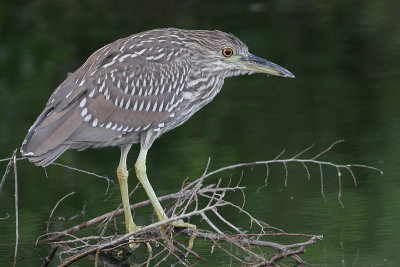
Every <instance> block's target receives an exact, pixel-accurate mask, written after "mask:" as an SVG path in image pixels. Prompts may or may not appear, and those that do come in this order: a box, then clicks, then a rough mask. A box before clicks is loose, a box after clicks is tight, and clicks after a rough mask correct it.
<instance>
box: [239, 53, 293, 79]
mask: <svg viewBox="0 0 400 267" xmlns="http://www.w3.org/2000/svg"><path fill="white" fill-rule="evenodd" d="M236 61H237V62H238V63H240V64H241V65H242V66H243V69H245V70H249V71H253V72H257V73H265V74H269V75H275V76H281V77H288V78H294V75H293V74H292V73H291V72H290V71H288V70H287V69H285V68H283V67H281V66H279V65H277V64H275V63H272V62H270V61H268V60H265V59H263V58H260V57H257V56H255V55H252V54H250V53H249V54H248V55H246V56H239V55H238V56H237V58H236Z"/></svg>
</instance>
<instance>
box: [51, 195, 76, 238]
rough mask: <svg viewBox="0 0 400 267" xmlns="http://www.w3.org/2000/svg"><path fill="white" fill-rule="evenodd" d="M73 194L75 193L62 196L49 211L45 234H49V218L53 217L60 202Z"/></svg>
mask: <svg viewBox="0 0 400 267" xmlns="http://www.w3.org/2000/svg"><path fill="white" fill-rule="evenodd" d="M73 194H75V192H71V193H68V194H66V195H65V196H63V197H62V198H61V199H60V200H59V201H57V203H56V205H55V206H54V208H53V209H52V210H51V213H50V216H49V220H48V221H47V226H46V233H48V232H49V225H50V220H51V217H52V216H53V213H54V211H55V210H56V208H57V206H58V204H60V202H61V201H63V200H64V199H66V198H67V197H69V196H72V195H73Z"/></svg>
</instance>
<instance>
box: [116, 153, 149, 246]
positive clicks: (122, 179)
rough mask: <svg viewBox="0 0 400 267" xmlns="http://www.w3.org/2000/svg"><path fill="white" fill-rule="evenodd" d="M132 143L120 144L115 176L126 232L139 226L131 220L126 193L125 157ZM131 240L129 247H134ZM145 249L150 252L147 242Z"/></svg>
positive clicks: (131, 239) (127, 194) (127, 173)
mask: <svg viewBox="0 0 400 267" xmlns="http://www.w3.org/2000/svg"><path fill="white" fill-rule="evenodd" d="M131 146H132V145H125V146H121V159H120V162H119V165H118V168H117V176H118V182H119V188H120V190H121V198H122V206H123V208H124V215H125V227H126V232H127V233H129V232H133V231H136V230H137V229H139V228H140V226H137V225H136V224H135V223H134V222H133V218H132V213H131V208H130V204H129V193H128V175H129V172H128V170H127V168H126V158H127V156H128V152H129V149H130V148H131ZM129 240H130V241H131V243H130V245H129V246H130V247H131V248H134V247H135V243H134V242H133V240H134V238H133V236H132V237H131V238H130V239H129ZM146 247H147V251H148V252H149V254H151V247H150V244H149V243H146Z"/></svg>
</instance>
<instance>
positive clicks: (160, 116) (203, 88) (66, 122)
mask: <svg viewBox="0 0 400 267" xmlns="http://www.w3.org/2000/svg"><path fill="white" fill-rule="evenodd" d="M252 73H266V74H270V75H277V76H282V77H290V78H294V76H293V74H292V73H290V72H289V71H287V70H286V69H284V68H282V67H280V66H278V65H276V64H274V63H271V62H269V61H267V60H264V59H262V58H259V57H256V56H254V55H252V54H250V53H249V51H248V48H247V46H246V45H245V44H244V43H243V42H242V41H240V40H239V39H238V38H236V37H235V36H233V35H232V34H227V33H224V32H221V31H205V30H180V29H156V30H150V31H146V32H142V33H138V34H134V35H132V36H129V37H127V38H123V39H119V40H117V41H115V42H113V43H111V44H108V45H106V46H104V47H102V48H100V49H99V50H97V51H96V52H94V53H93V54H92V55H91V56H90V57H89V58H88V60H87V61H86V62H85V64H83V65H82V66H81V67H80V68H79V69H78V70H76V71H75V72H74V73H73V74H71V75H70V76H68V77H67V79H66V80H65V81H64V82H63V83H62V84H61V85H60V86H58V87H57V89H56V90H55V91H54V93H53V94H52V95H51V97H50V99H49V101H48V102H47V104H46V107H45V109H44V111H43V112H42V113H41V114H40V115H39V117H38V118H37V119H36V121H35V123H34V124H33V125H32V127H31V128H30V129H29V131H28V135H27V136H26V138H25V140H24V141H23V144H22V148H21V152H22V154H23V155H24V156H26V157H28V158H29V160H30V161H32V162H34V163H35V164H36V165H39V166H47V165H49V164H51V163H52V162H53V161H54V160H56V159H57V158H58V157H59V156H60V155H61V154H62V153H63V152H64V151H65V150H67V149H69V148H73V149H78V150H83V149H86V148H89V147H95V148H97V147H105V146H119V147H120V148H121V159H120V163H119V166H118V169H117V175H118V181H119V184H120V189H121V196H122V203H123V208H124V213H125V223H126V229H127V231H128V232H131V231H134V230H135V229H137V226H136V225H135V223H134V222H133V219H132V215H131V211H130V207H129V198H128V183H127V180H128V171H127V167H126V158H127V155H128V152H129V150H130V148H131V146H132V144H136V143H140V152H139V156H138V158H137V161H136V164H135V170H136V175H137V177H138V179H139V181H140V183H141V184H142V185H143V188H144V189H145V191H146V193H147V195H148V197H149V199H150V201H151V203H152V205H153V208H154V210H155V213H156V215H157V218H158V220H159V221H163V220H166V219H168V218H167V216H166V214H165V212H164V210H163V209H162V207H161V205H160V203H159V201H158V199H157V197H156V194H155V193H154V191H153V189H152V187H151V185H150V183H149V181H148V178H147V174H146V155H147V151H148V150H149V148H150V146H151V145H152V144H153V142H154V140H155V139H156V138H158V137H160V136H161V135H162V134H163V133H165V132H167V131H169V130H171V129H173V128H175V127H177V126H179V125H181V124H182V123H184V122H185V121H186V120H188V119H189V118H190V117H191V116H192V115H193V114H194V113H195V112H197V111H198V110H199V109H201V108H202V107H203V106H204V105H206V104H207V103H209V102H210V101H211V100H212V99H213V98H214V97H215V96H216V95H217V94H218V92H219V91H220V90H221V87H222V85H223V83H224V79H225V78H227V77H230V76H238V75H244V74H252ZM173 225H175V226H178V227H195V226H194V225H191V224H187V223H184V222H182V221H176V222H174V223H173Z"/></svg>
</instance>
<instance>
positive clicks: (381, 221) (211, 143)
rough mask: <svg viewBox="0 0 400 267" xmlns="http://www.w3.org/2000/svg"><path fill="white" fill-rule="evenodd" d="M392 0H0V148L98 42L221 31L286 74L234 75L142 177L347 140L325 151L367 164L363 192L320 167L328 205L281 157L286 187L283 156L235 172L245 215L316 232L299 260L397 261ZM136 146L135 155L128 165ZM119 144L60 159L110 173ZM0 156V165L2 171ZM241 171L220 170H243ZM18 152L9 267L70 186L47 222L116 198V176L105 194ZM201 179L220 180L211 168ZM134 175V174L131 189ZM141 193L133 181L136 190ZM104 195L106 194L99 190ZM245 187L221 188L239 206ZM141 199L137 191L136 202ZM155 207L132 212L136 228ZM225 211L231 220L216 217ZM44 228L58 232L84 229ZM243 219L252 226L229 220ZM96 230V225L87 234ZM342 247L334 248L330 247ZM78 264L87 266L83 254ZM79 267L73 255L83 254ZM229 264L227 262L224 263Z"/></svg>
mask: <svg viewBox="0 0 400 267" xmlns="http://www.w3.org/2000/svg"><path fill="white" fill-rule="evenodd" d="M399 15H400V2H399V1H373V0H363V1H311V0H306V1H296V0H283V1H264V2H262V1H260V2H247V1H194V0H190V1H102V0H96V1H94V0H87V1H76V0H75V1H38V0H36V1H2V2H1V4H0V23H1V24H0V158H7V157H9V156H10V155H11V154H12V150H13V149H15V148H17V147H19V146H20V144H21V142H22V140H23V138H24V137H25V135H26V132H27V130H28V129H29V127H30V126H31V124H32V123H33V122H34V120H35V119H36V117H37V115H38V114H39V113H40V112H41V110H42V109H43V107H44V105H45V103H46V101H47V99H48V97H49V96H50V94H51V93H52V91H53V90H54V89H55V88H56V87H57V86H58V84H60V83H61V82H62V81H63V80H64V79H65V77H66V75H67V73H68V72H72V71H74V70H76V69H77V68H78V67H79V66H80V65H82V64H83V63H84V61H85V60H86V58H87V57H88V56H89V55H90V54H91V53H92V52H94V51H95V50H96V49H98V48H100V47H102V46H104V45H106V44H107V43H110V42H112V41H114V40H115V39H118V38H122V37H125V36H128V35H130V34H133V33H137V32H140V31H144V30H148V29H152V28H159V27H179V28H186V29H210V30H213V29H219V30H222V31H226V32H231V33H233V34H235V35H236V36H237V37H239V38H240V39H241V40H243V41H244V42H245V43H246V44H247V45H248V46H249V48H250V52H252V53H253V54H255V55H258V56H260V57H263V58H266V59H268V60H271V61H272V62H275V63H277V64H279V65H281V66H283V67H285V68H287V69H289V70H290V71H292V72H293V73H294V74H295V75H296V79H294V80H292V79H282V78H277V77H267V76H265V75H253V76H243V77H236V78H230V79H227V80H226V81H225V85H224V87H223V89H222V91H221V93H220V94H219V95H218V96H217V97H216V98H215V99H214V101H213V102H212V103H211V104H209V105H208V106H207V107H206V108H205V109H203V110H201V111H200V112H199V113H197V114H196V115H194V116H193V118H191V119H190V120H189V121H188V122H187V123H185V124H184V125H183V126H181V127H179V128H177V129H175V130H173V131H172V132H170V133H167V134H165V135H164V136H163V137H162V138H161V139H159V140H157V141H156V142H155V144H154V145H153V147H152V149H151V151H150V153H149V156H148V171H149V177H150V181H152V183H153V186H154V189H155V190H156V192H157V193H158V194H159V195H163V194H167V193H172V192H175V191H177V190H178V189H179V188H180V185H181V182H182V181H183V180H184V178H186V177H189V179H191V180H193V179H195V178H196V177H198V176H199V175H201V173H202V172H203V170H204V167H205V165H206V162H207V160H208V158H209V157H211V158H212V161H211V165H210V169H211V170H213V169H216V168H218V167H222V166H226V165H231V164H236V163H240V162H249V161H255V160H268V159H273V158H274V157H275V156H276V155H277V154H279V153H280V152H281V151H282V150H283V149H286V153H285V154H284V155H283V158H288V157H291V156H293V155H295V154H297V153H298V152H300V151H301V150H303V149H304V148H306V147H308V146H309V145H311V144H313V143H315V144H316V145H315V147H314V148H313V149H312V151H310V152H308V153H307V154H306V155H305V157H312V156H313V155H315V154H317V153H318V152H320V151H322V150H324V149H325V148H326V147H328V146H329V145H330V144H331V143H333V142H334V141H337V140H341V139H344V140H345V142H344V143H341V144H339V145H338V146H337V147H336V148H334V149H333V150H332V151H330V152H329V153H328V154H326V155H325V156H323V157H322V158H321V160H324V161H332V162H335V163H338V164H348V163H359V164H367V165H371V166H374V167H377V168H380V169H382V170H383V172H384V174H383V175H382V176H381V175H380V174H379V173H378V172H374V171H371V170H364V169H357V170H356V171H355V173H356V176H357V181H358V187H354V185H353V182H352V177H351V176H350V175H348V173H346V172H345V171H342V173H343V175H342V187H343V189H342V201H343V203H344V208H342V207H341V205H340V203H339V202H338V200H337V194H338V178H337V171H336V169H335V168H332V167H324V168H323V171H324V185H325V188H324V189H325V195H326V200H327V201H324V200H323V198H322V196H321V193H320V174H319V166H314V167H312V166H311V165H310V167H311V181H308V180H307V176H306V173H305V171H304V169H302V168H301V166H299V165H297V164H289V165H288V168H289V176H288V186H287V187H285V186H284V178H285V172H284V169H283V167H282V166H281V165H279V164H277V165H274V166H271V168H272V169H271V176H270V177H269V184H268V186H267V187H264V188H263V189H261V190H260V191H259V192H258V193H256V190H257V188H259V187H260V186H262V185H263V184H264V179H265V175H266V169H265V167H256V168H254V169H250V168H246V169H244V170H245V172H244V177H243V185H244V186H246V187H247V190H246V195H247V198H246V206H245V208H246V209H247V210H248V211H250V212H251V213H252V214H253V215H254V216H255V217H256V218H259V219H262V220H264V221H266V222H267V223H269V224H270V225H272V226H275V227H278V228H280V229H283V230H284V231H286V232H292V233H308V234H321V235H324V240H323V241H320V242H318V243H317V244H316V245H314V246H313V247H311V248H309V249H308V250H307V253H306V254H305V255H303V257H304V258H305V259H306V260H307V261H309V262H311V263H313V264H315V265H316V266H320V265H328V266H336V265H341V264H342V262H344V263H345V264H346V265H350V264H351V265H354V266H396V265H397V264H398V263H399V262H400V256H399V253H398V251H400V245H399V244H400V234H399V225H400V209H399V201H400V189H399V188H400V187H399V186H400V182H399V175H398V173H399V170H400V166H399V163H400V162H399V156H400V153H399V151H400V122H399V118H398V117H399V114H400V105H399V104H398V103H399V100H400V90H399V89H400V88H399V87H400V78H399V70H400V68H399V62H400V49H399V48H400V23H399V18H398V17H399ZM136 155H137V149H136V150H135V148H134V149H133V150H132V151H131V153H130V157H129V165H130V167H133V164H134V161H135V157H136ZM118 160H119V150H118V149H117V148H106V149H102V150H87V151H83V152H76V151H67V152H66V153H64V155H63V156H62V157H60V158H59V159H58V160H57V162H60V163H63V164H67V165H69V166H73V167H76V168H81V169H85V170H88V171H92V172H96V173H99V174H102V175H107V176H109V177H110V178H113V179H114V180H115V169H116V166H117V164H118ZM6 164H7V162H1V163H0V167H2V168H3V169H5V166H6ZM240 171H241V170H238V171H233V172H226V173H224V174H221V175H220V176H218V177H222V178H225V179H229V177H230V176H231V175H232V177H238V176H239V174H240ZM47 175H48V178H46V175H45V172H44V170H43V169H42V168H39V167H36V166H34V165H33V164H31V163H29V162H28V161H26V160H23V161H19V162H18V179H19V181H18V182H19V213H20V218H19V222H20V227H19V230H20V247H19V256H18V263H19V264H18V265H20V266H28V265H34V266H36V265H39V264H40V263H41V257H43V256H46V255H47V250H48V247H40V246H39V247H35V244H34V243H35V240H36V238H37V237H38V236H39V235H41V234H43V233H44V231H45V227H46V221H47V219H48V216H49V214H50V211H51V209H52V208H53V206H54V205H55V203H56V202H57V201H58V200H59V199H60V198H61V197H63V196H64V195H66V194H67V193H69V192H72V191H75V192H76V193H75V194H74V195H73V196H71V197H69V198H67V199H66V200H64V201H63V202H62V203H61V204H60V206H59V207H58V208H57V210H56V213H55V216H56V217H57V216H64V217H69V216H72V215H74V214H77V213H79V212H80V210H81V208H82V206H83V203H84V202H85V201H87V203H88V205H87V214H86V219H90V218H92V217H95V216H98V215H100V214H102V213H103V212H106V211H110V210H112V209H114V208H115V207H116V206H118V203H119V201H120V196H119V189H118V186H117V185H112V186H111V188H110V191H109V192H108V194H107V195H105V193H106V188H107V184H106V183H105V182H104V180H101V179H99V178H96V177H94V176H89V175H85V174H81V173H76V172H73V171H71V170H67V169H65V168H62V167H59V166H50V167H48V168H47ZM218 177H215V178H214V180H211V181H210V182H215V180H216V179H217V178H218ZM135 184H136V178H134V177H133V175H132V176H131V179H130V185H131V187H133V186H134V185H135ZM139 191H142V190H139ZM110 192H112V193H113V194H112V195H111V197H109V193H110ZM241 197H242V196H241V194H238V195H235V194H233V195H232V196H231V199H232V201H234V202H236V203H241V201H242V199H241ZM144 198H145V196H144V194H143V193H142V192H138V193H137V194H136V195H135V197H134V199H133V200H132V201H133V202H134V201H135V200H142V199H144ZM14 213H15V212H14V181H13V175H9V176H8V178H7V181H6V183H5V185H4V188H3V191H2V192H1V193H0V217H6V216H7V214H9V216H10V217H9V218H8V219H5V220H2V221H0V265H9V264H11V263H12V259H13V251H14V239H15V236H14V235H15V232H14V229H15V225H14V223H15V215H14ZM151 215H152V213H151V210H149V209H143V210H138V211H137V212H136V216H135V220H136V221H137V222H138V223H139V224H142V225H143V224H147V223H149V222H150V220H151ZM225 215H226V216H227V217H228V218H230V219H231V220H233V221H235V220H239V219H237V218H236V217H237V214H229V212H226V214H225ZM83 220H84V218H79V219H76V220H75V221H72V222H64V221H60V222H53V224H52V225H51V230H53V231H58V230H62V229H64V228H66V227H68V226H71V225H74V224H77V223H80V222H82V221H83ZM235 222H236V223H237V224H238V225H241V226H243V227H246V228H249V221H248V220H247V219H243V221H235ZM93 231H95V230H93ZM340 241H342V243H343V246H341V245H340ZM210 247H211V244H209V243H207V242H199V245H197V248H196V247H195V248H196V251H197V252H198V253H199V254H202V255H203V256H204V257H205V258H206V259H205V260H204V261H203V262H200V265H201V264H210V263H218V264H227V263H228V262H229V258H227V257H225V256H223V254H221V253H219V252H215V253H214V254H212V255H210ZM86 263H87V264H88V265H89V266H92V265H93V263H92V262H90V261H89V260H88V261H87V262H86ZM81 264H82V265H83V264H84V262H82V263H81ZM234 264H235V263H234Z"/></svg>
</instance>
